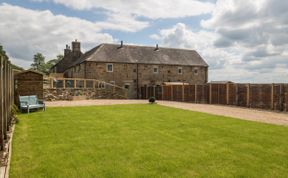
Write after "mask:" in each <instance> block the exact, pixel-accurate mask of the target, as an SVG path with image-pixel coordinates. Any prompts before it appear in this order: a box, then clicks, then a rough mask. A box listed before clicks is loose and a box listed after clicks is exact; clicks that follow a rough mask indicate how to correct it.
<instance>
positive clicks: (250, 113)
mask: <svg viewBox="0 0 288 178" xmlns="http://www.w3.org/2000/svg"><path fill="white" fill-rule="evenodd" d="M146 103H148V102H147V100H108V99H104V100H103V99H99V100H81V101H54V102H46V106H47V107H61V106H93V105H113V104H146ZM157 103H158V104H160V105H163V106H169V107H174V108H180V109H185V110H191V111H198V112H204V113H209V114H215V115H221V116H228V117H234V118H238V119H244V120H251V121H257V122H264V123H270V124H277V125H288V113H277V112H271V111H264V110H256V109H248V108H241V107H232V106H221V105H208V104H193V103H183V102H174V101H157Z"/></svg>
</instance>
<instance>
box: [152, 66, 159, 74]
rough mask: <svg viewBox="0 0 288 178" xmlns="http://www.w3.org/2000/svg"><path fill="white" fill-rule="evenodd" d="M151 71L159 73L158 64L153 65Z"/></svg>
mask: <svg viewBox="0 0 288 178" xmlns="http://www.w3.org/2000/svg"><path fill="white" fill-rule="evenodd" d="M153 73H154V74H158V73H159V68H158V66H154V67H153Z"/></svg>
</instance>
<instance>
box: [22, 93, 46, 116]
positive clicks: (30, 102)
mask: <svg viewBox="0 0 288 178" xmlns="http://www.w3.org/2000/svg"><path fill="white" fill-rule="evenodd" d="M19 101H20V111H21V112H23V111H24V110H27V112H28V114H29V112H30V110H31V109H39V108H42V109H43V111H45V110H46V107H45V103H44V101H43V100H39V99H38V98H37V96H36V95H30V96H19Z"/></svg>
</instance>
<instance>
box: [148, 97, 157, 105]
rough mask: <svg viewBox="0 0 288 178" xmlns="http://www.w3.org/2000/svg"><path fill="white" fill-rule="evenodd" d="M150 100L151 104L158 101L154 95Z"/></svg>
mask: <svg viewBox="0 0 288 178" xmlns="http://www.w3.org/2000/svg"><path fill="white" fill-rule="evenodd" d="M148 101H149V103H150V104H154V103H155V102H156V98H155V97H154V96H151V97H150V98H149V100H148Z"/></svg>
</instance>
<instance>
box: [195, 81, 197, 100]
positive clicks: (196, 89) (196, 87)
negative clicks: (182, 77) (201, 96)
mask: <svg viewBox="0 0 288 178" xmlns="http://www.w3.org/2000/svg"><path fill="white" fill-rule="evenodd" d="M195 103H197V84H195Z"/></svg>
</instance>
